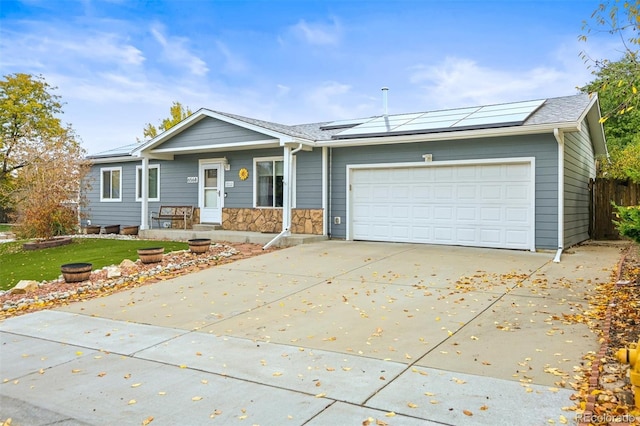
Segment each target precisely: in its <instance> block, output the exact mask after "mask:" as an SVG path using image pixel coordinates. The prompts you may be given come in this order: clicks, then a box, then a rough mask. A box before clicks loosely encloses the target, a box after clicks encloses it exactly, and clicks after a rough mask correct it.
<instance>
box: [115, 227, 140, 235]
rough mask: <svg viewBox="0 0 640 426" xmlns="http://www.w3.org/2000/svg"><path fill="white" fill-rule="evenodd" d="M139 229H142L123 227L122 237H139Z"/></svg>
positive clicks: (121, 230)
mask: <svg viewBox="0 0 640 426" xmlns="http://www.w3.org/2000/svg"><path fill="white" fill-rule="evenodd" d="M139 229H140V227H139V226H138V225H131V226H123V227H122V229H120V233H121V234H122V235H138V230H139Z"/></svg>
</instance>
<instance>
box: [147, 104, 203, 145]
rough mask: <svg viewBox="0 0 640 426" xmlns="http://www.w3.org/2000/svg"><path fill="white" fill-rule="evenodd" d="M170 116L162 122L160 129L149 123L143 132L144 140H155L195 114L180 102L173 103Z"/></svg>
mask: <svg viewBox="0 0 640 426" xmlns="http://www.w3.org/2000/svg"><path fill="white" fill-rule="evenodd" d="M169 114H170V116H169V117H168V118H165V119H164V120H162V121H161V122H160V125H159V126H158V127H156V126H154V125H153V124H151V123H147V125H146V126H145V128H144V130H143V132H142V134H143V136H144V138H145V139H152V138H155V137H156V136H158V134H159V133H162V132H164V131H166V130H169V129H170V128H172V127H173V126H175V125H176V124H178V123H179V122H181V121H182V120H184V119H185V118H187V117H189V116H190V115H191V114H193V112H192V111H191V110H190V109H189V107H186V108H185V107H183V106H182V104H181V103H180V102H173V104H172V105H171V108H169Z"/></svg>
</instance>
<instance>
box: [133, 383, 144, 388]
mask: <svg viewBox="0 0 640 426" xmlns="http://www.w3.org/2000/svg"><path fill="white" fill-rule="evenodd" d="M141 384H142V383H134V384H132V385H131V387H132V388H137V387H138V386H140V385H141Z"/></svg>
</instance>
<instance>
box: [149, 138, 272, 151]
mask: <svg viewBox="0 0 640 426" xmlns="http://www.w3.org/2000/svg"><path fill="white" fill-rule="evenodd" d="M278 146H280V143H279V141H278V140H277V139H269V140H263V141H251V142H234V143H221V144H211V145H200V146H188V147H181V148H165V149H162V148H160V149H153V150H150V151H149V154H151V155H154V154H163V153H164V154H190V153H197V152H211V151H223V150H225V151H229V150H242V149H252V148H268V147H274V148H275V147H278Z"/></svg>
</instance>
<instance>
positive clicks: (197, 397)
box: [191, 396, 202, 401]
mask: <svg viewBox="0 0 640 426" xmlns="http://www.w3.org/2000/svg"><path fill="white" fill-rule="evenodd" d="M191 400H192V401H201V400H202V397H201V396H194V397H193V398H191Z"/></svg>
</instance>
